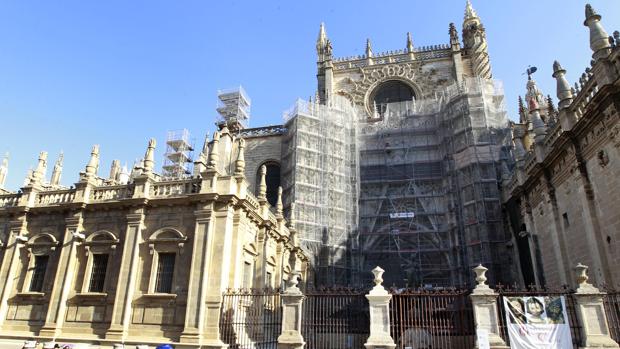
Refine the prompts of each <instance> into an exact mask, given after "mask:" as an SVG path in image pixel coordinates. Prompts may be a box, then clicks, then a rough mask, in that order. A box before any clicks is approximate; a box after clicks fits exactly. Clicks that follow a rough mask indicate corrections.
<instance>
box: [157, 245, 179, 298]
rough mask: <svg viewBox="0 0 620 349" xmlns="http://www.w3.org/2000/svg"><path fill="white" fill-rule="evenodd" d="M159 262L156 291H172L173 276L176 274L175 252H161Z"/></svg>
mask: <svg viewBox="0 0 620 349" xmlns="http://www.w3.org/2000/svg"><path fill="white" fill-rule="evenodd" d="M158 255H159V259H158V262H157V283H156V284H155V292H157V293H172V277H173V276H174V260H175V257H176V254H175V253H159V254H158Z"/></svg>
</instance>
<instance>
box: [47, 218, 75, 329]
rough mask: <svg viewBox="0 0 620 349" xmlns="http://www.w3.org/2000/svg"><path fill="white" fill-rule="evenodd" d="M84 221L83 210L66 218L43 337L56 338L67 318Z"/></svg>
mask: <svg viewBox="0 0 620 349" xmlns="http://www.w3.org/2000/svg"><path fill="white" fill-rule="evenodd" d="M82 222H83V218H82V212H76V213H74V214H72V216H71V217H68V218H66V219H65V233H64V237H63V246H62V250H61V251H60V258H59V260H58V268H57V270H56V276H55V280H54V286H53V288H52V292H51V295H50V303H49V305H48V308H47V314H46V318H45V324H44V325H43V327H42V328H41V331H40V332H39V336H41V337H44V338H50V339H55V338H56V337H57V336H58V335H59V334H60V332H61V328H62V325H63V322H64V319H65V311H66V308H67V299H68V298H69V293H70V292H71V285H72V284H73V278H74V277H75V269H76V264H77V258H76V251H77V246H78V245H79V244H80V243H81V242H83V240H84V234H82V233H81V231H82Z"/></svg>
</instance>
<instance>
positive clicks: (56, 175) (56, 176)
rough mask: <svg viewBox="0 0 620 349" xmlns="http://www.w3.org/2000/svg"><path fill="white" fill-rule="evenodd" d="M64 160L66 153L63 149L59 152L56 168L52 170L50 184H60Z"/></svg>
mask: <svg viewBox="0 0 620 349" xmlns="http://www.w3.org/2000/svg"><path fill="white" fill-rule="evenodd" d="M63 160H64V154H63V153H62V151H61V152H60V154H58V159H57V160H56V163H55V164H54V170H53V171H52V178H51V179H50V184H51V185H52V186H58V185H60V176H61V175H62V162H63Z"/></svg>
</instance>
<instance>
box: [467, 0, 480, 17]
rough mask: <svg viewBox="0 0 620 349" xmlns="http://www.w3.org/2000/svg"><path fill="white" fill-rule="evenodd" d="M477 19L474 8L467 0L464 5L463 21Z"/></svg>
mask: <svg viewBox="0 0 620 349" xmlns="http://www.w3.org/2000/svg"><path fill="white" fill-rule="evenodd" d="M476 17H478V14H477V13H476V10H474V7H473V6H472V5H471V1H470V0H467V3H466V5H465V19H466V20H467V19H469V18H476Z"/></svg>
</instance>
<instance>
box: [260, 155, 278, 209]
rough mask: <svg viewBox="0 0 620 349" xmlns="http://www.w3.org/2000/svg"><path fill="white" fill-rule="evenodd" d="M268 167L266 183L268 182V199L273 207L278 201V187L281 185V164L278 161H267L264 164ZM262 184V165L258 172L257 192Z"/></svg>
mask: <svg viewBox="0 0 620 349" xmlns="http://www.w3.org/2000/svg"><path fill="white" fill-rule="evenodd" d="M264 165H265V167H266V168H267V175H266V176H265V183H266V184H267V201H268V202H269V204H270V205H271V206H272V207H275V206H276V203H277V202H278V187H280V164H278V163H277V162H267V163H265V164H264ZM259 185H260V167H259V168H258V173H257V174H256V193H257V194H258V187H259Z"/></svg>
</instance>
